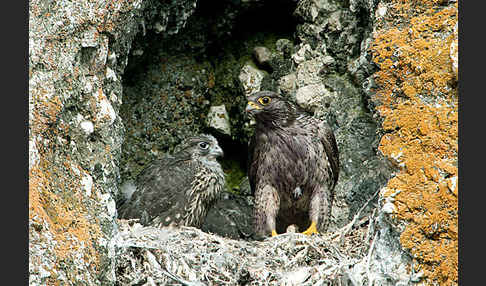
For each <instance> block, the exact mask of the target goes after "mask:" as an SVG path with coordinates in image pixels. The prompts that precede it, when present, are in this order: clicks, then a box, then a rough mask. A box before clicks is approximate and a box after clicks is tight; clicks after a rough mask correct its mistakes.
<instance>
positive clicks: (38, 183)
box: [29, 97, 102, 285]
mask: <svg viewBox="0 0 486 286" xmlns="http://www.w3.org/2000/svg"><path fill="white" fill-rule="evenodd" d="M33 104H35V106H36V109H35V111H34V112H33V119H32V121H31V124H30V129H31V132H32V133H33V134H34V135H37V136H42V137H41V138H42V139H39V140H40V141H39V142H38V143H37V144H36V146H37V147H38V151H39V161H38V162H37V163H36V164H35V165H33V166H32V167H31V168H30V169H29V221H30V222H31V223H32V225H33V226H34V227H33V229H31V230H30V231H40V232H45V231H48V232H50V234H51V235H49V236H48V237H52V239H53V241H54V242H55V243H54V245H55V247H54V253H52V254H51V255H52V257H53V258H54V260H55V262H56V264H55V265H52V269H54V268H56V267H58V266H59V265H61V264H62V262H63V261H64V262H66V261H73V260H76V259H79V257H81V258H82V259H83V260H84V261H83V262H81V263H84V264H85V265H89V267H90V268H91V269H93V271H94V272H96V269H98V268H99V263H100V261H99V259H100V258H99V253H98V252H97V250H96V249H95V241H96V240H98V238H100V237H101V236H102V233H101V229H100V225H99V224H98V223H96V218H94V216H92V215H90V212H89V210H88V209H87V205H88V204H87V198H86V195H85V193H84V190H83V188H82V186H81V185H80V182H81V179H82V176H83V175H84V174H83V173H85V172H84V171H83V170H82V168H81V167H80V166H79V165H76V164H75V163H74V161H72V160H71V158H70V157H69V155H67V154H65V153H64V152H62V151H60V150H61V148H60V147H59V146H58V144H62V143H58V140H59V138H62V137H63V136H65V135H66V134H67V132H68V130H67V129H66V128H65V127H64V128H63V127H62V126H63V125H62V124H61V123H60V120H58V117H59V115H60V112H61V110H62V105H61V102H60V100H59V99H58V97H53V98H52V99H47V100H44V101H42V100H35V102H34V103H33ZM73 166H74V168H75V169H77V170H76V171H74V170H73ZM43 225H47V227H48V229H44V228H43V227H42V226H43ZM41 237H42V236H41ZM52 269H51V270H52ZM72 275H75V273H73V274H72ZM68 278H69V277H68ZM49 279H50V280H52V281H51V282H53V283H54V282H55V280H56V278H55V275H51V277H49ZM53 285H54V284H53Z"/></svg>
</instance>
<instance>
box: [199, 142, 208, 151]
mask: <svg viewBox="0 0 486 286" xmlns="http://www.w3.org/2000/svg"><path fill="white" fill-rule="evenodd" d="M199 147H200V148H201V149H208V148H209V144H208V143H206V142H200V143H199Z"/></svg>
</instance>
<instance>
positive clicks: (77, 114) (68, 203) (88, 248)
mask: <svg viewBox="0 0 486 286" xmlns="http://www.w3.org/2000/svg"><path fill="white" fill-rule="evenodd" d="M188 3H191V4H190V6H191V9H189V10H187V9H177V11H178V12H183V14H184V15H189V14H190V13H191V11H192V10H193V9H194V7H193V4H194V3H195V2H194V1H179V3H177V4H174V3H172V4H168V3H164V4H162V3H159V2H157V1H130V2H123V3H122V2H109V1H94V2H92V1H91V2H90V1H75V2H69V1H68V2H52V1H47V2H46V1H36V0H34V1H31V2H29V158H31V159H30V160H29V283H30V285H54V284H57V283H61V284H63V285H78V284H87V285H114V284H115V280H116V277H115V268H114V267H115V265H114V261H115V252H114V250H115V248H114V245H113V241H112V238H113V237H114V236H115V234H116V232H117V225H116V222H115V218H116V208H115V202H114V197H115V195H116V194H117V192H118V190H117V184H118V181H119V180H120V174H119V166H118V162H119V160H120V157H121V145H122V141H123V135H124V129H123V125H122V120H121V118H120V116H119V114H118V113H119V109H120V105H121V103H122V100H121V99H122V84H121V81H120V79H121V78H122V75H123V72H124V68H125V67H126V64H127V56H128V54H129V52H130V50H131V44H132V41H133V39H134V38H135V36H136V35H137V34H138V32H139V31H140V32H142V33H145V30H144V29H145V26H144V21H145V20H150V19H154V18H156V17H158V13H159V12H155V11H156V10H157V9H158V8H162V7H167V8H169V7H171V6H172V5H174V6H178V5H181V4H182V6H185V7H187V6H186V4H188ZM148 7H150V8H148ZM151 9H153V10H151ZM159 11H161V10H159ZM162 11H164V13H165V14H166V15H167V16H169V15H171V17H173V16H175V15H174V13H172V12H173V11H174V10H172V12H171V9H167V10H162ZM154 12H155V13H154ZM174 20H176V21H171V22H170V23H167V24H166V26H167V29H168V30H171V31H173V30H174V29H176V30H177V29H178V27H181V26H182V25H183V23H184V22H185V18H184V17H182V16H181V18H178V16H177V17H174Z"/></svg>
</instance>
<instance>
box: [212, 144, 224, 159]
mask: <svg viewBox="0 0 486 286" xmlns="http://www.w3.org/2000/svg"><path fill="white" fill-rule="evenodd" d="M209 154H210V155H211V156H213V157H214V158H218V157H223V156H224V152H223V149H221V147H219V146H218V145H216V146H214V148H212V149H211V151H209Z"/></svg>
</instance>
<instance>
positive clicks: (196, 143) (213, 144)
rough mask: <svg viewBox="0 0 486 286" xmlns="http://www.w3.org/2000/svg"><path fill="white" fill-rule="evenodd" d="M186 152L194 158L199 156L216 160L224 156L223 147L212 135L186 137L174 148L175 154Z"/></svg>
mask: <svg viewBox="0 0 486 286" xmlns="http://www.w3.org/2000/svg"><path fill="white" fill-rule="evenodd" d="M178 153H181V154H186V155H188V156H190V157H192V158H199V159H203V160H207V161H214V162H216V158H218V157H222V156H223V149H221V147H219V145H218V141H217V140H216V138H214V137H213V136H212V135H208V134H200V135H197V136H192V137H188V138H186V139H185V140H184V141H182V143H181V144H179V145H178V146H177V147H176V149H175V150H174V154H178Z"/></svg>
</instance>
